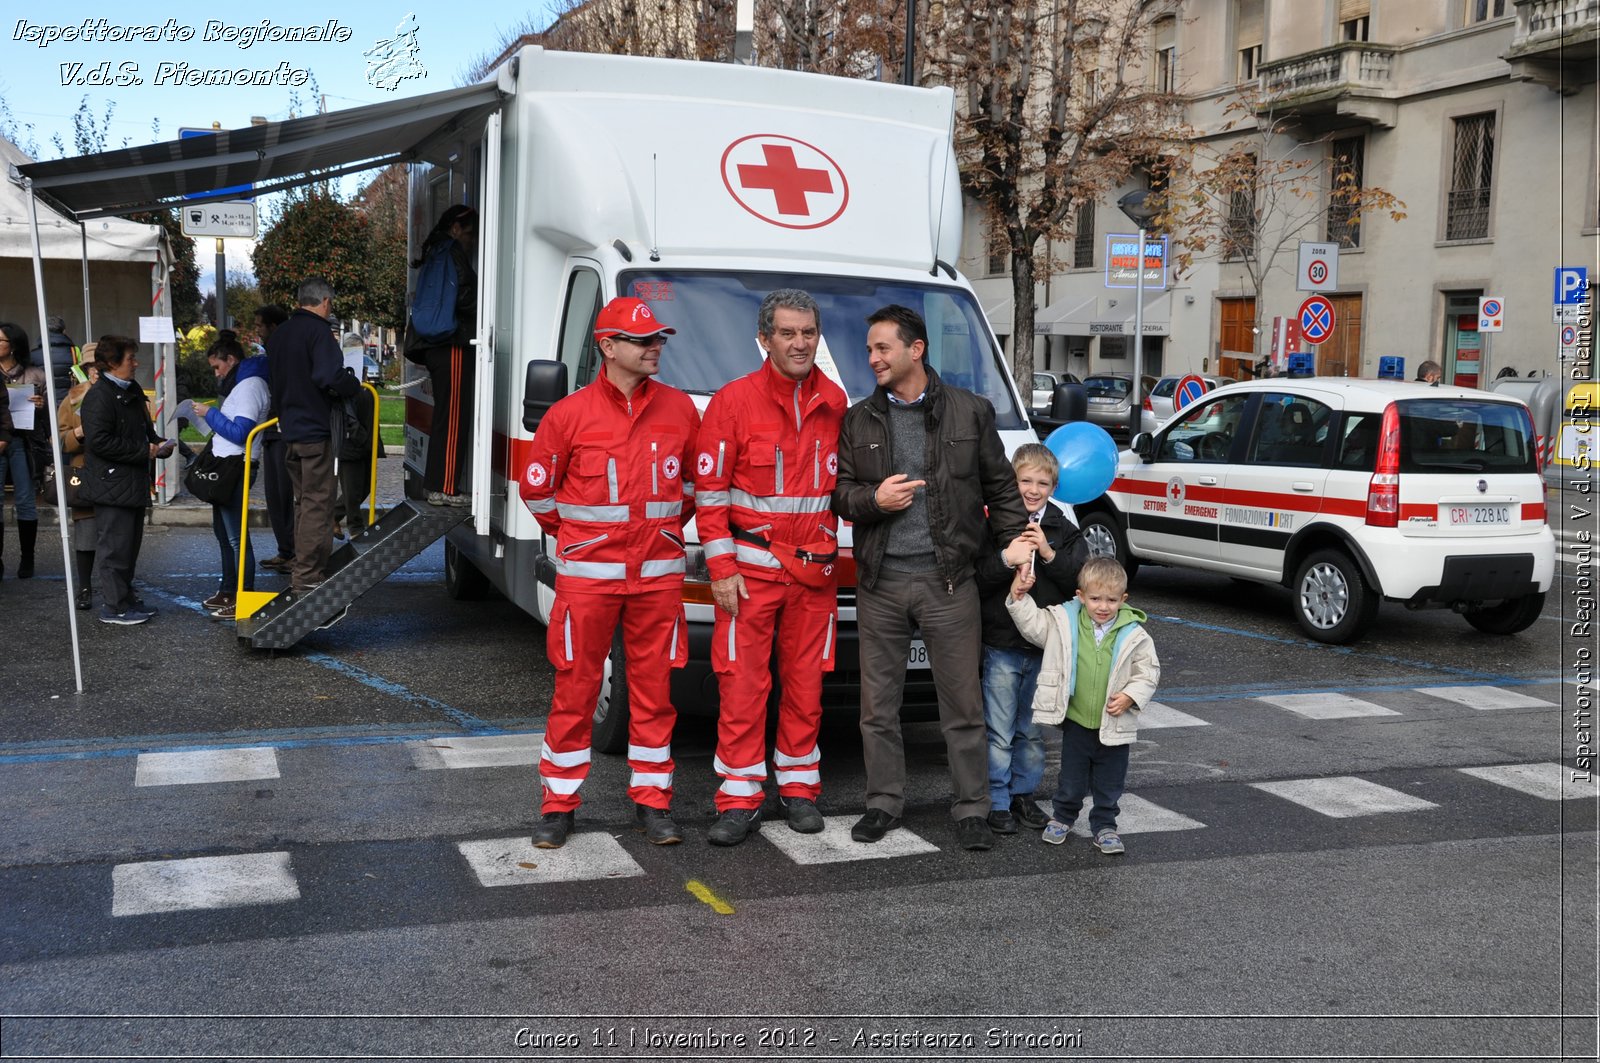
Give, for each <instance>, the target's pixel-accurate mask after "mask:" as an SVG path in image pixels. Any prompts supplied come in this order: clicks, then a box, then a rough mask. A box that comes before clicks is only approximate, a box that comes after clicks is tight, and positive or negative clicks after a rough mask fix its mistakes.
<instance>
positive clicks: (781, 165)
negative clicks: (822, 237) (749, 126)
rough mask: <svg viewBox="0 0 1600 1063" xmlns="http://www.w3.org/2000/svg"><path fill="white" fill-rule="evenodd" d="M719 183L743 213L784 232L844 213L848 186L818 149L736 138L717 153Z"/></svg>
mask: <svg viewBox="0 0 1600 1063" xmlns="http://www.w3.org/2000/svg"><path fill="white" fill-rule="evenodd" d="M722 183H723V185H724V187H726V188H727V190H728V194H729V195H731V196H732V197H733V198H734V201H735V202H736V203H738V204H739V206H741V207H743V208H744V209H745V210H747V211H749V212H750V213H751V214H754V215H755V216H756V217H758V218H760V219H761V220H762V221H764V222H768V223H770V224H772V225H779V226H782V227H783V228H785V229H819V228H821V227H822V226H824V225H827V224H828V223H829V222H831V221H833V220H835V219H836V218H838V217H839V215H841V214H843V213H844V208H845V205H846V204H847V203H849V201H850V185H849V182H847V181H846V180H845V176H844V171H843V170H841V169H840V168H839V164H838V163H836V162H834V161H833V159H832V157H830V156H829V155H828V154H827V153H826V152H824V151H823V150H822V149H821V148H818V147H815V146H813V145H811V144H807V143H806V142H805V141H803V140H797V139H795V138H794V137H786V136H781V135H779V134H776V133H760V134H755V135H752V136H747V137H741V138H739V139H738V140H735V141H734V142H733V143H732V144H729V145H728V147H727V149H726V150H725V151H723V153H722Z"/></svg>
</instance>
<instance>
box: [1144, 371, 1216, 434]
mask: <svg viewBox="0 0 1600 1063" xmlns="http://www.w3.org/2000/svg"><path fill="white" fill-rule="evenodd" d="M1188 375H1189V374H1187V373H1184V374H1182V375H1180V376H1164V377H1162V378H1161V379H1160V380H1157V381H1156V386H1155V387H1153V388H1151V389H1150V390H1149V392H1148V393H1146V395H1145V397H1144V414H1143V417H1142V425H1141V427H1140V429H1139V430H1140V431H1141V432H1154V431H1155V430H1156V429H1157V428H1160V427H1161V426H1162V425H1164V424H1166V423H1167V421H1168V419H1170V418H1171V417H1172V414H1173V412H1174V409H1175V407H1174V403H1173V398H1174V396H1175V395H1176V393H1177V391H1178V381H1180V380H1182V379H1183V378H1184V377H1185V376H1188ZM1198 375H1199V377H1200V379H1201V380H1204V381H1205V382H1206V390H1207V391H1208V392H1210V391H1215V390H1217V389H1218V388H1220V387H1221V386H1222V385H1224V384H1232V383H1233V382H1234V380H1233V377H1231V376H1208V375H1206V374H1204V373H1201V374H1198Z"/></svg>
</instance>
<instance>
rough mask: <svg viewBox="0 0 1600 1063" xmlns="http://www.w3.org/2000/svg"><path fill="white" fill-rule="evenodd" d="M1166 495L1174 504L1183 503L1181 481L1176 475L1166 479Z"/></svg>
mask: <svg viewBox="0 0 1600 1063" xmlns="http://www.w3.org/2000/svg"><path fill="white" fill-rule="evenodd" d="M1167 497H1168V498H1170V499H1171V500H1172V504H1173V505H1175V506H1179V505H1182V504H1183V481H1182V480H1180V479H1178V478H1177V477H1176V476H1174V477H1173V478H1172V479H1170V480H1168V481H1167Z"/></svg>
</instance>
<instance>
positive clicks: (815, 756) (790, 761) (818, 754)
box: [772, 746, 822, 768]
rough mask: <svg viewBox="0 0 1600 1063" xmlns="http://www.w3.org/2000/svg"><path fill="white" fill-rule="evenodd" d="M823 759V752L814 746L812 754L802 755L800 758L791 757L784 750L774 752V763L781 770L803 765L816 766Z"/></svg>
mask: <svg viewBox="0 0 1600 1063" xmlns="http://www.w3.org/2000/svg"><path fill="white" fill-rule="evenodd" d="M821 759H822V750H821V748H820V747H818V746H812V747H811V751H810V752H808V753H802V754H800V755H799V756H798V757H791V756H789V755H788V754H786V753H784V752H783V751H782V750H778V749H775V750H773V751H772V763H773V765H774V766H775V767H779V768H793V767H797V766H798V765H801V764H815V763H816V762H817V761H819V760H821Z"/></svg>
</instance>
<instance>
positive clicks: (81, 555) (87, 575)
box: [73, 550, 94, 609]
mask: <svg viewBox="0 0 1600 1063" xmlns="http://www.w3.org/2000/svg"><path fill="white" fill-rule="evenodd" d="M73 552H74V553H75V554H76V555H77V561H78V608H79V609H90V608H92V607H93V605H94V598H93V594H92V592H91V591H90V590H89V586H90V581H91V577H92V576H93V575H94V551H93V550H75V551H73Z"/></svg>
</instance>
